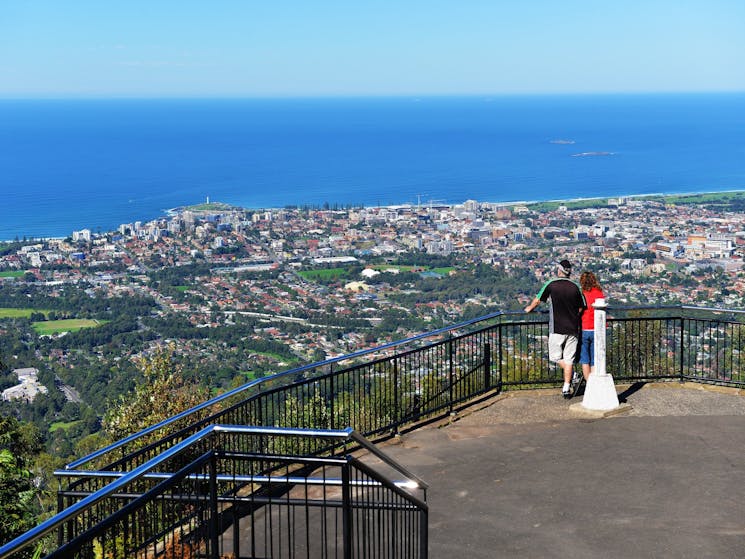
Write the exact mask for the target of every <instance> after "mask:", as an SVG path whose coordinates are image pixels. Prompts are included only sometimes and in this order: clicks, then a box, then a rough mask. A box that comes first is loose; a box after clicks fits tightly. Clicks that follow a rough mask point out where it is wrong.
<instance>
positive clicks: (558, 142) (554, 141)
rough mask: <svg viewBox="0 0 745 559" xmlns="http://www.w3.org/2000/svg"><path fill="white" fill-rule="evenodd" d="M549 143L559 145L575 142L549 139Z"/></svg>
mask: <svg viewBox="0 0 745 559" xmlns="http://www.w3.org/2000/svg"><path fill="white" fill-rule="evenodd" d="M549 143H550V144H560V145H572V144H576V143H577V142H575V141H574V140H551V141H550V142H549Z"/></svg>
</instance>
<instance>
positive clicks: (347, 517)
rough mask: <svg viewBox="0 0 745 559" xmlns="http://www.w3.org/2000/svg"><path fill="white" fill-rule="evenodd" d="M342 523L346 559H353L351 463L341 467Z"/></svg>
mask: <svg viewBox="0 0 745 559" xmlns="http://www.w3.org/2000/svg"><path fill="white" fill-rule="evenodd" d="M341 509H342V513H341V516H342V518H341V521H342V538H343V547H344V555H343V556H344V559H352V486H351V480H350V473H349V463H346V464H344V465H342V467H341Z"/></svg>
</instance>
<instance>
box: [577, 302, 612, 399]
mask: <svg viewBox="0 0 745 559" xmlns="http://www.w3.org/2000/svg"><path fill="white" fill-rule="evenodd" d="M592 306H593V308H594V309H595V370H594V371H593V372H592V374H591V375H590V378H588V379H587V386H586V387H585V397H584V398H583V399H582V406H583V407H584V408H587V409H588V410H600V411H606V410H613V409H616V408H617V407H619V406H620V404H619V402H618V394H616V386H615V385H614V384H613V377H612V376H611V375H609V374H608V373H607V371H606V368H605V322H606V317H605V309H606V308H607V307H608V305H607V304H606V303H605V299H598V300H596V301H595V303H593V305H592Z"/></svg>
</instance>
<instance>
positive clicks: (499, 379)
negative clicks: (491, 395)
mask: <svg viewBox="0 0 745 559" xmlns="http://www.w3.org/2000/svg"><path fill="white" fill-rule="evenodd" d="M502 329H503V326H502V324H500V325H499V330H497V339H498V340H499V341H498V344H497V347H498V348H499V363H498V364H497V389H498V390H499V392H502V381H503V380H504V379H503V378H502V363H503V360H504V354H503V353H502Z"/></svg>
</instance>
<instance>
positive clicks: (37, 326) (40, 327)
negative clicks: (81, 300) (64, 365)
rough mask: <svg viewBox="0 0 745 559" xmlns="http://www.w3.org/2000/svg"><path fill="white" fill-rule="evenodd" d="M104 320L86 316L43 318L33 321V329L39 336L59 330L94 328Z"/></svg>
mask: <svg viewBox="0 0 745 559" xmlns="http://www.w3.org/2000/svg"><path fill="white" fill-rule="evenodd" d="M106 322H107V321H105V320H89V319H87V318H67V319H64V320H45V321H43V322H34V324H33V326H34V330H36V332H37V333H38V334H39V335H40V336H49V335H51V334H59V333H60V332H77V331H78V330H82V329H83V328H95V327H97V326H101V325H102V324H105V323H106Z"/></svg>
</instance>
